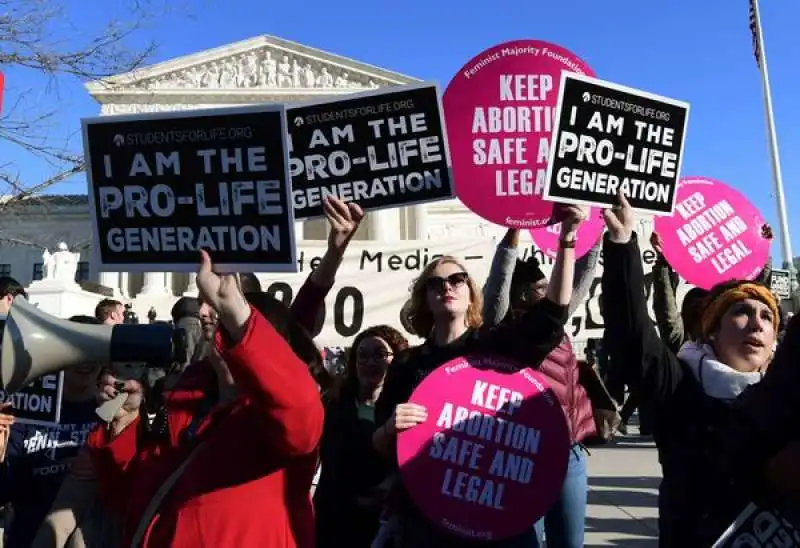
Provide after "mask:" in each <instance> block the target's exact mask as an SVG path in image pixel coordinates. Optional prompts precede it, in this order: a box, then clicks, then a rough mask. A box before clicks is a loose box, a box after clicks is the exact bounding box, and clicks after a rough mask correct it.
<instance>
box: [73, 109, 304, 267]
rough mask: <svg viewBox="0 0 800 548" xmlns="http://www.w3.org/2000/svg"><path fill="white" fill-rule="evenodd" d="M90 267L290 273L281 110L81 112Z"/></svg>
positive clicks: (292, 253) (290, 237) (290, 227)
mask: <svg viewBox="0 0 800 548" xmlns="http://www.w3.org/2000/svg"><path fill="white" fill-rule="evenodd" d="M83 137H84V150H85V153H86V156H87V164H88V167H89V169H88V175H89V200H90V205H91V210H92V215H93V223H94V245H93V248H94V252H95V257H96V259H97V262H98V263H99V265H100V270H113V271H123V270H126V271H135V272H141V271H156V272H165V271H166V272H191V271H194V270H195V269H196V268H197V263H198V254H197V250H198V249H205V250H206V251H208V252H209V254H210V255H211V258H212V260H213V261H214V263H215V265H217V266H218V267H219V268H221V269H224V270H227V271H257V272H294V271H295V270H296V268H297V267H296V264H295V245H294V217H293V212H292V207H291V202H290V191H291V186H290V183H289V171H288V148H287V142H286V117H285V111H284V109H283V107H282V106H275V105H258V106H253V107H241V108H238V107H237V108H230V109H217V110H196V111H184V112H180V113H173V112H169V113H158V114H145V115H136V116H109V117H100V118H94V119H90V120H84V121H83Z"/></svg>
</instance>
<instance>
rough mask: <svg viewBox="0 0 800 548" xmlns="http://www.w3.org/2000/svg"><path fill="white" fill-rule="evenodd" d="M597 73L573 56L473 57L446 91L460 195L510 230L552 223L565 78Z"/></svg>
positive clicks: (517, 50)
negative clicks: (549, 183)
mask: <svg viewBox="0 0 800 548" xmlns="http://www.w3.org/2000/svg"><path fill="white" fill-rule="evenodd" d="M566 71H571V72H578V73H581V74H589V75H594V73H593V72H592V69H591V68H589V66H588V65H587V64H586V63H584V62H583V61H582V60H581V59H580V58H578V57H577V56H576V55H575V54H574V53H572V52H571V51H569V50H567V49H565V48H562V47H561V46H557V45H556V44H551V43H549V42H543V41H540V40H516V41H513V42H505V43H503V44H499V45H496V46H494V47H491V48H489V49H487V50H486V51H483V52H481V53H479V54H478V55H476V56H475V57H473V58H472V59H470V60H469V61H468V62H467V64H465V65H464V66H463V67H461V69H460V70H459V71H458V72H457V73H456V75H455V76H454V77H453V79H452V80H451V81H450V84H449V85H448V86H447V90H445V93H444V97H443V99H442V102H443V103H444V111H445V118H446V119H447V134H448V139H449V141H450V154H451V155H452V157H453V175H454V177H455V180H456V193H457V194H458V197H459V199H460V200H461V201H462V202H464V205H466V206H467V207H468V208H469V209H470V210H472V211H473V212H474V213H475V214H476V215H480V216H481V217H483V218H484V219H486V220H487V221H491V222H492V223H495V224H498V225H501V226H506V227H509V228H520V229H522V228H537V227H541V226H545V225H547V224H549V223H550V221H551V217H552V216H553V204H552V203H549V202H546V201H544V200H543V199H542V196H543V193H544V186H545V180H546V175H547V161H548V158H549V157H550V144H551V136H552V133H553V119H554V114H555V111H556V106H557V100H558V91H559V85H560V84H561V74H562V73H564V72H566Z"/></svg>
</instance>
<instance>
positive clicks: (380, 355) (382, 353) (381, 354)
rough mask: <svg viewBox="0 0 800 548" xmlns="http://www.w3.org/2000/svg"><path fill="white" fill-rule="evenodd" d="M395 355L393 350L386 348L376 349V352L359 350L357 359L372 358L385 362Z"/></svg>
mask: <svg viewBox="0 0 800 548" xmlns="http://www.w3.org/2000/svg"><path fill="white" fill-rule="evenodd" d="M392 356H394V354H393V353H392V352H387V351H386V350H376V351H375V352H359V353H358V354H356V359H357V360H358V361H360V362H368V361H370V360H372V361H376V362H385V361H387V360H388V359H389V358H391V357H392Z"/></svg>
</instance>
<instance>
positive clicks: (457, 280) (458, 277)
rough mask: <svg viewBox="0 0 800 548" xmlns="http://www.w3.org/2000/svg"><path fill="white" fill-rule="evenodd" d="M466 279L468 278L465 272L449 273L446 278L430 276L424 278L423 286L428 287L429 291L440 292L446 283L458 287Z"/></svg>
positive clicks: (454, 287)
mask: <svg viewBox="0 0 800 548" xmlns="http://www.w3.org/2000/svg"><path fill="white" fill-rule="evenodd" d="M467 280H469V274H467V273H466V272H456V273H455V274H450V275H449V276H447V277H446V278H442V277H441V276H431V277H430V278H428V279H427V280H425V287H426V288H428V290H429V291H433V292H435V293H442V292H444V290H445V289H446V288H447V285H449V286H450V287H452V288H453V289H458V288H459V287H461V286H462V285H464V284H465V283H467Z"/></svg>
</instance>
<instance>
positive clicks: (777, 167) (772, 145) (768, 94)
mask: <svg viewBox="0 0 800 548" xmlns="http://www.w3.org/2000/svg"><path fill="white" fill-rule="evenodd" d="M750 2H751V6H752V8H753V14H754V16H755V33H756V39H757V41H758V51H757V54H758V64H759V69H760V72H761V85H762V87H763V90H764V109H765V110H766V114H767V137H768V138H769V149H770V158H771V160H772V180H773V183H774V184H775V200H776V202H777V205H778V222H779V223H780V231H781V244H782V248H783V249H782V251H783V261H784V266H786V265H787V264H788V268H789V269H790V270H793V266H792V265H793V262H792V259H793V258H794V256H793V255H792V242H791V239H790V237H789V222H788V218H787V215H786V198H785V197H784V194H783V175H782V174H781V160H780V155H779V153H778V133H777V131H776V130H775V115H774V114H773V112H772V90H771V89H770V85H769V71H768V70H767V52H766V48H765V47H764V33H763V30H762V29H761V12H760V10H759V7H758V0H750Z"/></svg>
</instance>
